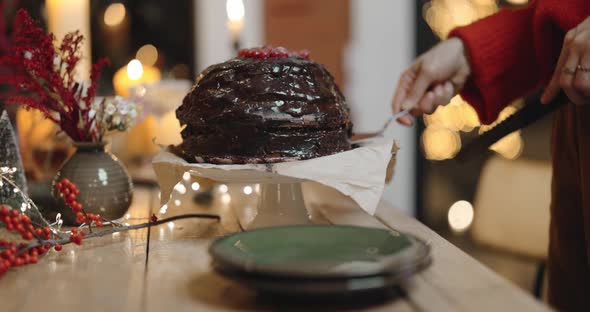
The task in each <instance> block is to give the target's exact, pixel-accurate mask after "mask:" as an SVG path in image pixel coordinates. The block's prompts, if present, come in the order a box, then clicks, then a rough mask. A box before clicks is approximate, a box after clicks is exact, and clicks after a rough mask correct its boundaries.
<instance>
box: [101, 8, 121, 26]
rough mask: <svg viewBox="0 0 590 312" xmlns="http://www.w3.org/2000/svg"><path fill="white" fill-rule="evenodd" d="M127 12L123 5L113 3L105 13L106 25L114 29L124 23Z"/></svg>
mask: <svg viewBox="0 0 590 312" xmlns="http://www.w3.org/2000/svg"><path fill="white" fill-rule="evenodd" d="M125 15H126V10H125V6H124V5H123V4H122V3H112V4H111V5H109V6H108V7H107V9H106V10H105V11H104V23H105V24H106V25H107V26H110V27H114V26H117V25H119V24H121V23H122V22H123V20H124V19H125Z"/></svg>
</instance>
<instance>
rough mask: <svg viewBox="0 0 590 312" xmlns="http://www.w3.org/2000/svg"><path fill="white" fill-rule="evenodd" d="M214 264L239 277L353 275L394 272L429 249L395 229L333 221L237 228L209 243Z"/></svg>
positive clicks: (417, 262)
mask: <svg viewBox="0 0 590 312" xmlns="http://www.w3.org/2000/svg"><path fill="white" fill-rule="evenodd" d="M209 251H210V253H211V256H212V258H213V265H214V267H216V268H223V271H225V272H234V273H235V274H240V275H241V276H246V275H247V276H258V277H261V276H266V277H283V278H308V279H322V278H351V277H367V276H375V275H384V274H386V275H392V274H393V275H396V274H400V272H404V271H407V270H408V268H414V267H419V266H422V265H423V264H424V263H428V261H429V256H430V248H429V247H428V245H426V244H425V243H424V242H422V241H421V240H419V239H417V238H414V237H412V236H410V235H405V234H401V233H399V232H396V231H391V230H383V229H375V228H366V227H357V226H335V225H309V226H308V225H303V226H285V227H272V228H264V229H258V230H252V231H246V232H241V233H236V234H233V235H230V236H227V237H223V238H220V239H218V240H216V241H215V242H214V243H213V244H212V245H211V248H210V250H209Z"/></svg>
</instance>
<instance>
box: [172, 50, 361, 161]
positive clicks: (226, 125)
mask: <svg viewBox="0 0 590 312" xmlns="http://www.w3.org/2000/svg"><path fill="white" fill-rule="evenodd" d="M176 116H177V118H178V120H179V121H180V123H181V125H186V127H185V128H184V130H183V131H182V137H183V143H182V145H181V150H182V153H183V156H184V157H185V158H186V159H187V160H188V161H192V162H194V161H202V160H204V161H206V162H218V161H216V160H218V159H220V158H223V159H233V160H234V161H233V162H234V163H244V162H268V161H269V160H270V159H307V158H313V157H318V156H324V155H329V154H333V153H337V152H341V151H344V150H348V149H350V144H349V143H348V137H349V136H350V131H351V128H352V125H351V121H350V115H349V109H348V107H347V105H346V102H345V99H344V96H343V95H342V93H341V92H340V90H339V89H338V87H337V86H336V84H335V83H334V79H333V78H332V76H331V75H330V73H328V71H327V70H326V69H325V68H324V66H322V65H320V64H318V63H315V62H313V61H310V60H309V59H306V58H303V57H298V56H290V57H282V58H279V57H269V58H265V59H257V58H245V57H236V58H233V59H231V60H229V61H227V62H224V63H221V64H217V65H213V66H211V67H209V68H207V69H205V70H204V71H203V72H202V73H201V74H200V75H199V77H198V78H197V81H196V84H195V85H194V86H193V88H192V90H191V91H190V92H189V94H188V95H187V96H186V97H185V98H184V100H183V104H182V105H181V106H180V107H179V108H178V109H177V111H176Z"/></svg>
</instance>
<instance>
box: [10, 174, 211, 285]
mask: <svg viewBox="0 0 590 312" xmlns="http://www.w3.org/2000/svg"><path fill="white" fill-rule="evenodd" d="M57 187H58V189H59V191H60V194H61V195H62V197H63V198H64V200H65V201H66V203H67V204H68V206H69V207H70V208H71V209H72V211H74V212H75V213H76V216H77V220H78V221H80V223H84V224H85V225H86V226H88V229H89V231H91V232H90V233H86V232H85V231H83V230H81V229H78V228H73V229H71V230H70V231H68V232H63V231H58V230H56V229H53V228H50V227H36V226H35V225H34V224H32V223H31V219H30V218H29V217H28V216H27V215H25V214H22V213H21V212H20V211H19V210H16V209H12V210H11V209H10V208H9V207H8V206H0V222H1V223H4V225H5V227H6V230H8V231H9V232H14V233H18V234H19V235H20V238H21V239H22V240H19V241H10V242H9V241H5V240H1V239H0V277H1V276H2V275H3V274H4V273H6V272H7V271H8V270H9V269H10V268H13V267H18V266H22V265H26V264H32V263H37V262H38V261H39V256H41V255H43V254H45V253H47V252H48V251H49V250H51V249H52V248H53V249H54V250H55V251H60V250H62V248H63V245H66V244H71V243H74V244H76V245H82V242H83V240H87V239H90V238H94V237H101V236H105V235H109V234H112V233H117V232H124V231H129V230H135V229H142V228H147V227H151V226H158V225H160V224H164V223H167V222H171V221H174V220H179V219H188V218H205V219H215V220H219V219H220V218H219V216H216V215H210V214H184V215H178V216H174V217H170V218H166V219H162V220H158V218H157V217H156V216H155V215H152V216H151V217H150V221H149V222H146V223H141V224H134V225H126V226H122V225H121V226H116V225H115V223H114V222H111V221H108V220H104V219H101V218H100V216H99V215H97V214H92V213H86V212H85V211H84V209H83V206H82V204H80V203H79V202H78V201H77V197H78V195H79V194H80V191H79V190H78V188H77V187H76V185H75V184H74V183H72V182H71V181H69V180H68V179H63V180H61V181H60V182H59V183H58V185H57ZM103 221H107V222H109V223H110V224H111V225H113V227H112V228H111V229H107V230H102V231H95V232H92V226H93V225H94V226H97V227H102V226H103V225H104V223H103ZM62 234H68V235H69V237H63V236H62Z"/></svg>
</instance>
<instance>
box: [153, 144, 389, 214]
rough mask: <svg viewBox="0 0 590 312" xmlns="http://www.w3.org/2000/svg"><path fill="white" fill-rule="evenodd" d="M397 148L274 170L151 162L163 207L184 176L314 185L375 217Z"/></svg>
mask: <svg viewBox="0 0 590 312" xmlns="http://www.w3.org/2000/svg"><path fill="white" fill-rule="evenodd" d="M397 150H398V147H397V145H396V143H395V142H394V141H393V140H385V139H383V140H378V141H374V142H372V143H369V144H367V145H365V146H361V147H358V148H355V149H352V150H349V151H346V152H342V153H338V154H333V155H329V156H324V157H318V158H312V159H308V160H300V161H290V162H282V163H272V164H233V165H218V164H208V163H188V162H187V161H186V160H184V159H183V158H181V157H179V156H177V155H175V154H173V153H171V152H170V151H169V150H168V149H164V150H162V151H161V152H160V153H159V154H158V155H156V157H155V158H154V160H153V166H154V170H155V172H156V175H157V176H158V182H159V184H160V189H161V203H162V204H165V203H167V202H168V200H169V198H170V194H171V192H172V189H173V188H174V186H175V185H176V184H177V183H178V182H179V181H181V179H182V175H183V174H184V172H187V171H188V172H190V173H191V174H192V175H195V176H200V177H205V178H209V179H212V180H215V181H219V182H223V183H232V182H234V183H293V182H304V181H313V182H317V183H320V184H322V185H325V186H327V187H330V188H332V189H335V190H337V191H338V192H340V193H342V194H343V195H346V196H348V197H350V198H351V199H352V200H353V201H354V202H356V203H357V204H358V206H359V207H360V208H361V209H362V210H364V211H365V212H367V213H369V214H371V215H372V214H374V213H375V210H376V208H377V204H378V203H379V200H380V199H381V196H382V193H383V188H384V185H385V183H386V180H388V179H389V178H391V175H392V174H393V168H394V164H395V155H396V153H397Z"/></svg>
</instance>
